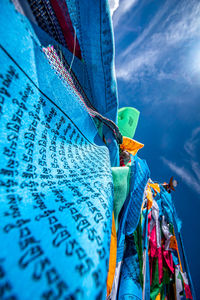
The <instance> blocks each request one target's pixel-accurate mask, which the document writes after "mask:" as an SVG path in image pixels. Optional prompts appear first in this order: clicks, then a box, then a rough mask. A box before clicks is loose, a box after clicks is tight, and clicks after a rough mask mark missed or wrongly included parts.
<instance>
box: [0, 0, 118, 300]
mask: <svg viewBox="0 0 200 300" xmlns="http://www.w3.org/2000/svg"><path fill="white" fill-rule="evenodd" d="M37 30H38V32H39V35H36V34H35V28H34V29H33V27H32V25H31V24H30V22H29V21H28V20H27V19H26V18H25V17H23V16H22V15H20V14H18V13H17V12H16V11H15V9H14V6H13V5H12V4H11V3H9V2H8V1H6V0H4V1H2V2H1V20H0V36H1V48H0V57H1V77H0V83H1V87H0V96H1V97H0V111H1V117H0V136H1V141H0V186H1V200H0V219H1V227H0V245H1V253H0V271H1V275H2V274H3V275H2V276H1V277H0V285H2V284H7V287H8V286H9V288H8V289H4V290H3V291H2V293H3V294H1V296H2V297H3V299H4V298H5V299H7V298H9V297H12V296H13V299H14V297H16V298H17V299H23V300H24V299H32V298H34V299H41V298H43V299H44V298H45V299H104V298H105V294H106V278H107V270H108V259H109V247H110V235H111V224H112V222H111V221H112V218H111V217H112V207H113V183H112V175H111V169H110V159H109V152H108V149H107V147H105V146H103V145H102V142H101V141H100V140H98V138H97V131H96V127H95V125H94V123H93V121H92V119H91V118H90V117H89V115H88V113H87V111H86V110H85V109H84V108H83V106H82V105H81V104H80V101H79V99H78V98H77V95H76V94H75V93H74V90H73V88H72V87H71V86H69V85H66V84H63V82H62V81H61V80H60V79H59V78H58V76H57V74H56V73H55V72H54V70H53V69H52V68H51V66H50V64H49V63H48V61H47V58H46V56H45V55H44V53H43V52H42V46H44V45H45V43H46V41H47V35H46V34H44V35H43V32H42V31H40V30H39V29H37ZM43 37H44V45H43V43H42V39H43ZM56 44H57V43H56V42H54V45H56ZM45 46H46V45H45ZM94 139H95V141H96V144H95V143H94ZM10 299H11V298H10Z"/></svg>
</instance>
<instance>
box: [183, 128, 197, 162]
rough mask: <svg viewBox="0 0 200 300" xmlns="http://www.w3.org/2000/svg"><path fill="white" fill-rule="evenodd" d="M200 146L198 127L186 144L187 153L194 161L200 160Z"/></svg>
mask: <svg viewBox="0 0 200 300" xmlns="http://www.w3.org/2000/svg"><path fill="white" fill-rule="evenodd" d="M198 144H200V127H196V128H195V129H194V130H193V131H192V134H191V137H189V139H188V140H187V141H186V142H185V144H184V149H185V151H186V152H187V153H188V154H189V155H190V156H191V157H192V158H193V159H194V158H199V157H198V156H199V153H198V149H197V146H198Z"/></svg>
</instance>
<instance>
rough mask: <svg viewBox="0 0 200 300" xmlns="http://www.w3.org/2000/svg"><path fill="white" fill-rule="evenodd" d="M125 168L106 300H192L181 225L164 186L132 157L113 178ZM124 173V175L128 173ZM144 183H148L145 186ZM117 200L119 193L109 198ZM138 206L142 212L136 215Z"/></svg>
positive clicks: (141, 163) (191, 288)
mask: <svg viewBox="0 0 200 300" xmlns="http://www.w3.org/2000/svg"><path fill="white" fill-rule="evenodd" d="M129 164H130V163H129ZM137 164H138V165H139V166H137ZM133 166H135V167H133ZM127 168H130V171H131V175H129V177H128V176H127V175H126V179H127V181H130V187H129V189H130V192H129V195H128V197H127V198H126V200H125V201H124V205H123V207H122V204H120V207H122V209H121V212H120V213H119V212H118V210H117V209H115V210H114V212H115V215H116V214H117V215H116V216H115V220H116V225H117V228H118V232H117V235H118V245H117V256H118V258H117V261H118V264H117V268H116V272H115V278H114V282H113V287H112V289H111V292H110V295H109V298H110V299H126V298H127V299H129V297H135V298H134V299H152V300H153V299H157V300H158V299H165V300H166V299H177V300H181V299H182V300H183V299H195V298H194V297H195V296H194V295H195V293H194V290H193V286H192V281H191V277H190V273H189V269H188V266H187V261H186V256H185V253H184V248H183V245H182V239H181V234H180V229H181V222H180V220H179V218H178V217H177V214H176V210H175V207H174V204H173V201H172V198H171V194H170V193H169V191H167V189H166V187H165V185H162V184H158V183H154V182H152V180H151V179H150V178H149V179H148V174H149V173H148V168H147V167H146V165H145V163H144V162H142V161H141V160H139V158H138V157H137V155H136V156H135V157H133V156H132V157H131V166H130V167H127V166H125V167H121V168H118V173H121V175H122V176H123V173H124V172H123V169H124V171H125V170H126V169H127ZM139 169H140V171H139ZM114 171H115V170H114ZM125 172H126V174H128V170H126V171H125ZM115 176H116V175H115ZM134 178H135V181H134ZM138 178H140V181H139V180H138ZM145 178H146V179H145ZM145 180H146V181H147V180H148V181H147V183H146V184H145ZM133 181H134V183H133ZM114 182H115V181H114ZM123 189H124V187H121V190H122V191H123ZM121 193H122V192H121ZM120 195H121V194H120V193H119V192H118V195H116V197H115V198H114V199H115V201H116V202H118V199H117V196H120ZM127 199H128V200H127ZM139 199H140V201H141V202H140V201H139ZM119 201H120V200H119ZM139 203H141V210H138V208H139V207H140V206H139ZM132 205H133V206H132ZM137 205H138V206H137ZM131 206H132V207H133V210H134V213H133V212H131ZM114 207H117V204H115V203H114ZM137 216H138V218H139V219H137ZM118 221H119V225H118ZM119 266H120V271H119ZM116 282H117V283H116ZM109 291H110V288H109ZM108 294H109V293H108Z"/></svg>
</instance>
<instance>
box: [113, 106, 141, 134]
mask: <svg viewBox="0 0 200 300" xmlns="http://www.w3.org/2000/svg"><path fill="white" fill-rule="evenodd" d="M139 115H140V112H139V111H138V110H137V109H135V108H133V107H123V108H120V109H119V110H118V127H119V130H120V132H121V134H122V135H123V136H127V137H129V138H133V137H134V134H135V131H136V128H137V124H138V119H139Z"/></svg>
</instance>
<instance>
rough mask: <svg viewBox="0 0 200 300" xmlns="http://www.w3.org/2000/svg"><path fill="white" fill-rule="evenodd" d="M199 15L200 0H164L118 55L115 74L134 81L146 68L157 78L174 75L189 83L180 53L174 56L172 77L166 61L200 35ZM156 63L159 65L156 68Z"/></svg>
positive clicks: (177, 78)
mask: <svg viewBox="0 0 200 300" xmlns="http://www.w3.org/2000/svg"><path fill="white" fill-rule="evenodd" d="M127 2H129V1H127ZM118 10H119V9H118ZM118 10H117V11H118ZM117 11H116V13H117ZM199 15H200V3H198V2H197V1H193V0H191V1H186V0H185V1H178V2H177V3H176V4H174V2H173V1H166V2H165V3H164V5H163V6H162V7H161V8H160V9H159V11H158V12H157V13H156V15H155V16H154V17H153V19H152V20H151V21H150V22H149V24H148V25H147V27H146V28H145V29H144V30H143V32H142V33H141V34H140V35H139V36H138V38H137V39H136V40H134V41H133V42H132V43H131V44H130V45H129V46H128V47H127V48H126V49H125V50H124V51H123V52H122V53H121V55H120V56H119V58H118V61H117V67H116V75H117V77H118V78H120V79H123V80H129V81H137V79H138V78H141V76H142V75H143V74H144V75H145V70H146V68H147V67H149V68H151V74H152V75H154V76H155V77H158V78H157V79H159V80H163V79H172V80H173V79H174V78H175V79H176V80H181V81H185V80H188V83H191V82H189V81H190V78H189V77H188V76H187V74H185V72H183V70H184V68H185V61H184V62H182V61H181V59H182V58H181V56H180V57H176V60H175V63H176V64H177V69H178V70H177V73H176V74H173V76H171V75H170V74H169V73H166V69H165V66H166V64H165V62H166V58H169V56H170V55H171V56H172V57H173V59H174V51H175V49H178V48H180V47H182V46H184V45H188V42H189V41H193V40H194V39H197V38H200V18H199ZM152 54H153V56H152ZM142 57H144V58H143V59H142ZM147 57H148V58H147ZM152 57H153V59H152V61H151V58H152ZM178 63H179V65H178ZM157 64H159V71H158V67H157ZM181 68H182V69H181ZM149 70H150V69H149ZM190 72H191V70H190Z"/></svg>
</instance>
